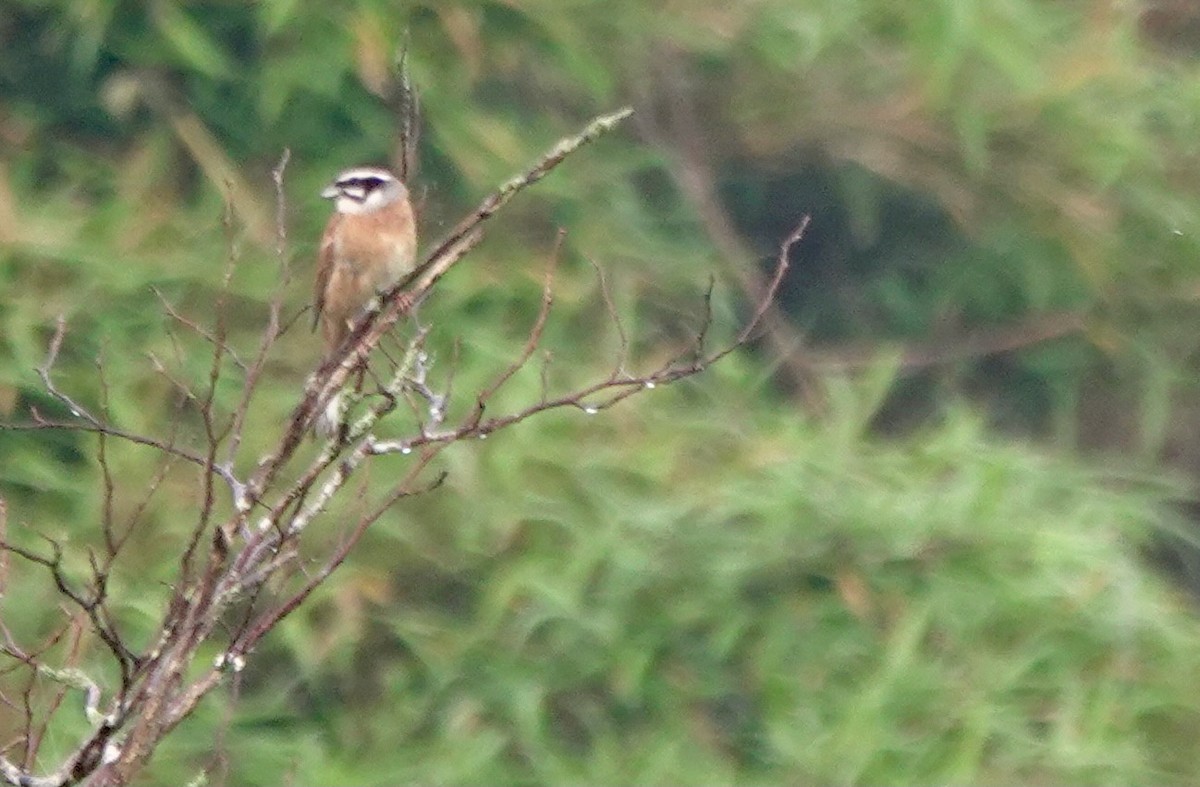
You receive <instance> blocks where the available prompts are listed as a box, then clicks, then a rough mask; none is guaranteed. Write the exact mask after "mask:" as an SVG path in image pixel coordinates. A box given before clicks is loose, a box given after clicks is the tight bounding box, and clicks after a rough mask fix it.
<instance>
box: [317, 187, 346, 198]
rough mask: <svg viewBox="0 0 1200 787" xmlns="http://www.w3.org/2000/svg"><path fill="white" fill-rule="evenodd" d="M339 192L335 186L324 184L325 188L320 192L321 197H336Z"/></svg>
mask: <svg viewBox="0 0 1200 787" xmlns="http://www.w3.org/2000/svg"><path fill="white" fill-rule="evenodd" d="M340 193H341V192H340V191H338V187H337V186H326V187H325V190H324V191H322V192H321V197H322V198H323V199H337V196H338V194H340Z"/></svg>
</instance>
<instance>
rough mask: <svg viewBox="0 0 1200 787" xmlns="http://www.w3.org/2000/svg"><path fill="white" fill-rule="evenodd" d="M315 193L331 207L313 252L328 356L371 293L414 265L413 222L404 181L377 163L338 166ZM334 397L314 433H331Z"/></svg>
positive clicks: (317, 311)
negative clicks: (332, 178)
mask: <svg viewBox="0 0 1200 787" xmlns="http://www.w3.org/2000/svg"><path fill="white" fill-rule="evenodd" d="M321 196H322V197H323V198H324V199H329V200H333V208H334V210H333V215H332V216H330V217H329V222H328V223H327V224H326V225H325V232H324V234H323V235H322V236H321V245H320V250H319V251H318V253H317V274H316V282H315V287H314V293H313V295H314V299H313V306H314V309H313V328H314V330H315V329H316V327H317V325H320V326H321V334H322V337H323V339H324V343H325V355H324V360H325V361H328V360H329V359H330V358H332V357H333V355H334V354H335V353H336V352H337V351H338V349H339V348H340V347H341V346H342V343H343V342H344V341H345V340H346V337H347V336H349V335H350V329H351V327H352V326H353V325H354V322H355V320H356V319H358V318H359V317H360V316H361V315H362V313H363V312H364V311H365V310H366V308H367V307H368V305H369V304H370V303H371V302H372V301H373V300H374V299H375V297H376V296H377V295H379V294H380V293H382V292H385V291H386V290H389V289H391V288H392V287H393V286H395V285H396V284H397V283H398V282H399V281H400V280H401V279H402V278H404V276H406V275H407V274H409V273H411V272H412V271H413V270H414V269H415V267H416V260H417V225H416V220H415V218H414V216H413V208H412V203H411V202H410V200H409V195H408V187H407V186H405V185H404V183H403V182H402V181H401V180H400V178H398V177H396V175H394V174H393V173H392V172H390V171H389V170H387V169H384V168H382V167H368V166H360V167H351V168H350V169H346V170H343V171H342V172H341V173H340V174H338V176H337V177H336V178H335V179H334V181H333V182H332V183H330V184H329V185H328V186H327V187H326V188H325V189H324V190H323V191H322V192H321ZM339 399H340V397H336V396H335V397H334V398H333V399H332V400H331V401H330V403H329V407H327V408H326V411H325V413H324V416H323V417H322V418H319V419H318V421H317V431H318V433H322V434H326V435H328V434H331V433H332V430H333V428H334V426H335V424H336V417H337V415H338V414H339V409H340V401H339ZM331 419H334V420H332V421H331Z"/></svg>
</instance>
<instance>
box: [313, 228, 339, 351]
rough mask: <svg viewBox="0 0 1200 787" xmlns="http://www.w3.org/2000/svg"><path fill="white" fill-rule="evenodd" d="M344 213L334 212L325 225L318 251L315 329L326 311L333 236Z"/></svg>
mask: <svg viewBox="0 0 1200 787" xmlns="http://www.w3.org/2000/svg"><path fill="white" fill-rule="evenodd" d="M341 218H342V214H340V213H334V214H333V215H332V216H330V217H329V223H328V224H326V225H325V234H323V235H322V236H321V248H320V249H319V250H318V251H317V279H316V282H315V284H314V286H313V322H312V327H313V330H316V328H317V323H319V322H320V321H321V314H322V313H323V312H324V311H325V290H326V288H327V287H328V286H329V276H330V275H331V274H332V273H333V236H334V231H335V230H336V228H337V225H338V222H340V221H341Z"/></svg>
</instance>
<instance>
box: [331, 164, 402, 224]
mask: <svg viewBox="0 0 1200 787" xmlns="http://www.w3.org/2000/svg"><path fill="white" fill-rule="evenodd" d="M403 194H404V184H403V183H401V182H400V180H399V178H397V177H396V176H395V175H393V174H392V173H391V172H388V171H387V170H386V169H383V168H381V167H352V168H350V169H347V170H343V171H342V172H341V173H339V174H338V176H337V179H336V180H335V181H334V182H333V183H332V184H331V185H330V186H329V187H328V188H326V189H325V191H323V192H322V196H326V197H333V198H334V207H335V209H336V210H337V211H338V212H339V213H352V214H362V213H370V212H372V211H375V210H378V209H379V208H382V207H384V206H386V205H389V204H391V203H392V202H394V201H395V200H396V199H398V198H399V197H401V196H403Z"/></svg>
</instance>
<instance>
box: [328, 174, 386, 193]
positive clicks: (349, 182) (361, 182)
mask: <svg viewBox="0 0 1200 787" xmlns="http://www.w3.org/2000/svg"><path fill="white" fill-rule="evenodd" d="M383 184H384V180H383V178H375V177H367V178H346V179H345V180H339V181H338V182H337V185H338V188H343V189H345V188H360V189H362V190H363V191H374V190H375V189H377V188H379V187H380V186H382V185H383Z"/></svg>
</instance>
